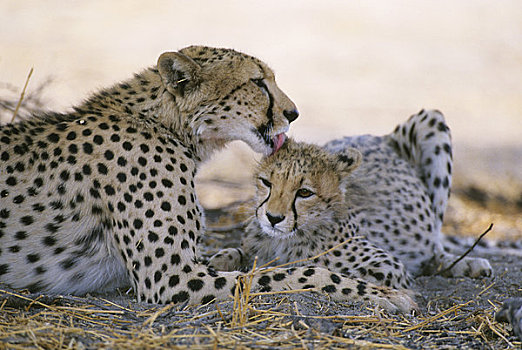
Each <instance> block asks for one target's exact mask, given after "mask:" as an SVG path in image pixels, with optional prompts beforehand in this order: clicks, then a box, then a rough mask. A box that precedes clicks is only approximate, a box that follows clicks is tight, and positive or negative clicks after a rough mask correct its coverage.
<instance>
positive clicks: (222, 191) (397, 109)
mask: <svg viewBox="0 0 522 350" xmlns="http://www.w3.org/2000/svg"><path fill="white" fill-rule="evenodd" d="M0 19H1V20H0V96H2V95H4V96H5V95H7V94H13V95H14V96H17V95H19V94H20V90H21V88H22V87H23V85H24V83H25V80H26V77H27V74H28V72H29V70H30V68H31V67H34V73H33V75H32V77H31V80H30V82H29V86H28V92H29V93H30V92H31V89H37V88H38V87H39V86H41V84H43V83H44V82H47V81H48V79H49V78H51V79H52V81H51V83H50V84H46V85H45V89H43V90H42V92H41V94H42V99H43V101H44V102H45V108H47V109H52V110H59V111H66V110H67V109H68V108H70V106H72V105H74V104H76V103H78V102H80V101H82V99H84V98H86V97H87V96H88V95H89V93H91V92H93V91H95V90H96V89H98V88H101V87H105V86H107V85H111V84H113V83H115V82H117V81H119V80H123V79H126V78H128V77H130V76H132V74H133V73H134V72H136V71H139V70H141V69H142V68H144V67H147V66H150V65H153V64H155V62H156V60H157V58H158V56H159V55H160V53H162V52H164V51H168V50H177V49H180V48H182V47H185V46H188V45H192V44H202V45H209V46H217V47H230V48H234V49H237V50H239V51H243V52H245V53H248V54H251V55H254V56H258V57H259V58H261V59H262V60H264V61H265V62H267V63H268V64H269V65H270V66H271V67H272V68H273V69H274V70H275V72H276V78H277V81H278V83H279V86H280V87H281V88H282V89H283V90H284V91H285V92H286V93H287V94H288V95H289V96H290V97H291V98H292V99H293V100H294V102H295V103H296V104H297V106H298V107H299V110H300V112H301V117H300V118H299V119H298V120H297V121H296V122H295V123H293V124H292V128H291V131H290V135H292V136H294V137H295V138H296V139H298V140H303V141H309V142H317V143H324V142H326V141H327V140H330V139H333V138H337V137H342V136H345V135H351V134H361V133H376V134H383V133H387V132H389V131H391V130H392V129H393V128H394V126H395V125H396V124H397V123H400V122H402V121H404V120H405V119H406V118H407V117H408V116H409V115H411V114H413V113H415V112H417V111H418V110H420V109H421V108H437V109H439V110H441V111H442V112H443V113H444V114H445V116H446V118H447V122H448V124H449V125H450V127H451V129H452V132H453V141H454V143H455V152H454V154H455V161H456V167H455V169H456V170H455V171H456V172H455V186H456V192H455V193H457V194H459V193H460V194H461V195H462V198H464V199H466V201H464V202H466V203H468V202H469V203H472V204H469V205H468V204H463V203H464V202H462V203H459V202H457V201H456V200H457V199H458V198H460V197H456V198H457V199H452V207H451V208H453V209H451V208H450V211H451V210H454V212H455V213H458V214H459V213H460V214H459V215H456V214H455V215H453V214H452V213H451V212H450V213H449V217H450V220H451V217H452V215H453V217H454V218H455V220H457V219H458V220H460V219H461V218H462V217H464V216H466V215H468V214H469V213H474V211H475V210H476V211H477V214H476V215H471V216H470V217H469V218H468V219H466V220H468V221H466V225H467V226H466V229H467V230H471V231H477V232H474V233H473V234H478V233H480V232H478V231H483V230H482V227H483V226H484V225H485V224H484V223H483V221H488V222H489V221H491V220H495V221H496V222H500V221H502V222H505V225H506V227H505V229H502V227H501V228H500V229H498V225H497V232H502V234H503V235H504V236H517V235H520V236H522V229H521V228H522V222H521V220H522V218H521V215H520V214H521V213H522V2H521V1H520V0H512V1H509V0H481V1H458V2H457V1H451V0H440V1H415V2H413V1H399V0H391V1H364V2H362V1H356V2H355V1H342V0H336V1H334V0H323V1H312V0H286V1H278V0H263V1H240V0H224V1H223V0H222V1H210V0H208V1H204V0H195V1H194V0H193V1H179V0H173V1H172V0H171V1H166V0H163V1H162V0H158V1H149V2H142V1H120V0H112V1H96V0H95V1H61V0H60V1H59V0H47V1H39V0H25V1H10V0H3V1H2V2H0ZM4 119H6V118H5V117H4ZM6 121H7V120H3V122H6ZM217 158H218V160H216V161H214V162H211V163H210V164H208V165H207V166H206V167H205V169H203V171H202V172H201V173H200V177H199V185H200V186H199V191H200V198H201V201H202V202H203V204H204V205H205V206H207V207H217V206H222V205H224V204H227V203H229V202H231V201H234V200H236V199H245V198H247V197H248V196H249V195H250V194H251V189H250V187H249V186H248V181H249V180H248V179H249V176H250V175H249V172H248V171H245V169H248V168H249V166H251V165H252V164H254V162H255V161H254V159H255V156H254V155H253V154H252V153H251V152H250V151H249V150H248V149H246V147H244V146H242V145H238V144H234V145H232V146H231V147H230V149H229V150H228V151H226V152H223V153H221V154H219V155H217ZM238 159H239V160H240V161H241V162H243V163H244V164H245V166H236V164H238ZM232 160H233V161H234V163H231V162H232ZM223 164H225V166H223ZM231 164H234V166H230V165H231ZM459 191H460V192H459ZM491 203H493V204H491ZM459 205H466V206H465V208H464V209H462V210H461V209H459V208H460V207H459ZM470 205H471V206H470ZM455 208H456V209H455ZM486 209H487V210H486ZM455 210H456V211H455ZM484 210H486V211H484ZM463 213H466V215H463ZM484 213H486V214H484ZM461 214H462V215H461ZM484 215H486V219H484ZM499 217H501V219H499ZM474 225H476V227H475V226H474ZM486 226H487V225H486ZM459 227H461V226H459ZM459 227H457V226H455V227H453V230H454V231H458V230H459V229H460V228H459ZM484 228H485V227H484ZM448 229H450V230H451V229H452V228H451V227H450V228H448ZM457 233H458V232H457Z"/></svg>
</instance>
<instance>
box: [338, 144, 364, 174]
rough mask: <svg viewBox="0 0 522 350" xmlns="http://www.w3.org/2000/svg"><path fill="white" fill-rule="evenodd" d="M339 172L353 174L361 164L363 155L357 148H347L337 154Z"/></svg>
mask: <svg viewBox="0 0 522 350" xmlns="http://www.w3.org/2000/svg"><path fill="white" fill-rule="evenodd" d="M335 157H336V160H337V164H336V165H337V170H338V171H339V172H340V173H344V174H347V173H351V172H352V171H353V170H354V169H355V168H357V167H358V166H359V164H361V160H362V154H361V152H359V151H358V150H357V149H355V148H351V147H350V148H347V149H344V150H342V151H341V152H339V153H336V154H335Z"/></svg>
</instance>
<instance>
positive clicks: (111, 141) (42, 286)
mask: <svg viewBox="0 0 522 350" xmlns="http://www.w3.org/2000/svg"><path fill="white" fill-rule="evenodd" d="M297 117H298V112H297V110H296V107H295V105H294V104H293V103H292V101H290V99H289V98H288V97H287V96H286V95H285V94H284V93H283V92H282V91H281V90H280V89H279V88H278V86H277V85H276V83H275V79H274V74H273V73H272V71H271V70H270V68H269V67H268V66H267V65H266V64H265V63H263V62H261V61H260V60H258V59H256V58H254V57H251V56H248V55H245V54H242V53H239V52H236V51H234V50H230V49H215V48H208V47H200V46H192V47H188V48H185V49H182V50H180V51H178V52H167V53H164V54H162V55H161V56H160V57H159V59H158V62H157V65H156V66H155V67H152V68H149V69H146V70H145V71H143V72H141V73H139V74H137V75H135V76H134V78H132V79H130V80H128V81H125V82H123V83H121V84H118V85H116V86H113V87H111V88H109V89H105V90H102V91H100V92H98V93H96V94H94V95H93V96H92V97H90V98H89V99H88V100H87V101H86V102H85V103H83V104H81V105H79V106H78V107H76V108H74V111H73V112H71V113H67V114H57V113H52V114H48V115H44V116H35V117H34V118H30V119H28V120H25V121H22V122H19V123H16V124H9V125H5V126H2V127H1V129H0V160H1V163H0V198H1V201H0V281H1V282H5V283H7V284H9V285H11V286H12V287H14V288H27V289H29V290H30V291H43V292H48V293H75V294H83V293H87V292H92V291H102V290H107V289H112V288H115V287H118V286H122V285H126V284H131V285H132V286H133V287H134V289H135V291H136V294H137V297H138V300H140V301H147V302H157V303H167V302H172V303H182V302H189V303H192V304H194V303H200V302H202V303H206V302H210V301H212V300H223V299H225V298H227V297H228V296H229V295H230V294H231V291H232V290H234V288H235V285H236V280H237V278H238V277H239V276H241V275H242V273H241V272H238V271H234V272H216V271H215V270H213V269H212V268H209V267H208V266H206V265H204V264H202V263H201V262H200V260H199V258H198V249H197V243H198V240H199V236H200V234H201V232H202V231H203V230H204V227H205V223H204V217H203V212H202V209H201V208H200V206H199V204H198V201H197V198H196V194H195V191H194V175H195V173H196V170H197V168H198V166H199V164H201V163H202V162H203V161H205V160H206V159H208V158H209V157H210V155H211V154H212V153H213V152H214V151H216V150H218V149H220V148H222V147H223V146H224V145H225V144H227V143H228V142H229V141H232V140H242V141H244V142H246V143H247V144H248V145H249V146H250V147H251V148H252V149H253V150H254V151H257V152H260V153H264V154H265V155H268V154H271V153H274V152H276V151H277V150H278V149H279V148H280V147H281V145H282V144H283V143H284V141H285V135H284V133H285V132H286V131H287V130H288V127H289V123H290V122H292V121H294V120H295V119H296V118H297ZM304 276H306V278H307V279H308V280H309V281H310V283H313V285H314V286H316V287H317V288H318V289H320V290H323V291H325V292H327V293H329V294H330V295H331V296H332V297H333V298H335V299H339V300H347V299H354V300H369V301H373V302H376V303H378V304H380V305H382V306H384V307H385V308H387V309H388V310H400V311H404V312H407V311H410V310H411V309H413V308H415V303H414V302H413V301H412V300H411V299H410V298H409V297H408V295H407V294H405V293H403V292H400V291H396V290H392V289H389V288H382V287H378V286H375V285H373V284H371V283H367V282H366V281H363V280H360V279H355V278H349V277H347V276H344V275H341V274H335V273H331V272H330V271H328V270H325V269H321V268H314V267H312V268H306V267H299V268H291V269H278V270H273V271H263V272H261V273H259V274H257V275H256V276H255V277H254V280H253V286H254V288H259V289H262V290H272V289H288V288H301V287H302V286H303V285H306V284H307V283H303V282H302V278H304Z"/></svg>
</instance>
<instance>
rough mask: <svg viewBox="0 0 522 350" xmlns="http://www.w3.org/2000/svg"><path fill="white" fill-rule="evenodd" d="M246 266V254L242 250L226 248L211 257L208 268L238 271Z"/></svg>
mask: <svg viewBox="0 0 522 350" xmlns="http://www.w3.org/2000/svg"><path fill="white" fill-rule="evenodd" d="M243 264H244V254H243V251H242V250H241V249H240V248H226V249H221V250H220V251H219V252H217V253H216V254H214V255H213V256H212V257H210V259H209V261H208V266H210V267H212V268H214V270H217V271H236V270H239V269H240V268H241V267H242V266H243Z"/></svg>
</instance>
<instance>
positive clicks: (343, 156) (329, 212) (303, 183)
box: [255, 139, 362, 237]
mask: <svg viewBox="0 0 522 350" xmlns="http://www.w3.org/2000/svg"><path fill="white" fill-rule="evenodd" d="M361 158H362V155H361V153H360V152H359V151H357V150H356V149H354V148H349V149H346V150H344V151H342V152H340V153H335V154H330V153H328V152H326V151H325V150H324V149H322V148H321V147H319V146H316V145H310V144H305V143H297V142H295V141H293V140H291V139H290V140H288V141H287V142H286V143H285V145H284V146H283V147H282V148H281V150H280V151H279V152H277V153H276V154H275V155H273V156H271V157H265V158H264V159H263V160H262V161H261V163H260V164H259V167H258V169H257V171H256V174H255V176H256V184H257V192H256V219H257V221H258V222H259V225H260V226H261V228H262V230H263V232H264V233H265V234H268V235H270V236H273V237H290V236H292V235H293V234H295V233H296V232H298V231H301V232H307V233H309V234H314V231H316V230H317V231H318V232H319V231H321V230H322V229H325V228H326V226H328V225H329V224H331V223H332V222H333V220H335V218H337V217H339V215H345V208H344V203H345V195H344V192H345V185H344V180H345V179H346V178H347V177H348V174H350V173H351V172H352V171H353V170H354V169H355V168H357V166H358V165H359V164H360V161H361ZM343 209H344V210H343Z"/></svg>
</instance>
